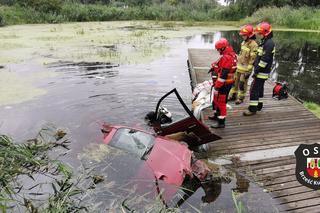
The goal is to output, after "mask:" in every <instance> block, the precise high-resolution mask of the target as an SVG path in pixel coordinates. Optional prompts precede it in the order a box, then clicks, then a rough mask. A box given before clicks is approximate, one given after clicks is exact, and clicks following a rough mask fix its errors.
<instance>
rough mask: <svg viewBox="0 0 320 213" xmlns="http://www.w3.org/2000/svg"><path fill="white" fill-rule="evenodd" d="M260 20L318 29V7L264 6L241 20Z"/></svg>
mask: <svg viewBox="0 0 320 213" xmlns="http://www.w3.org/2000/svg"><path fill="white" fill-rule="evenodd" d="M261 21H268V22H270V23H272V24H274V25H277V26H282V27H288V28H300V29H311V30H320V8H314V7H301V8H297V9H295V8H292V7H290V6H285V7H281V8H278V7H265V8H261V9H259V10H258V11H257V12H255V13H254V14H253V15H252V16H251V17H248V18H245V19H243V20H242V21H241V22H242V23H255V24H256V23H259V22H261Z"/></svg>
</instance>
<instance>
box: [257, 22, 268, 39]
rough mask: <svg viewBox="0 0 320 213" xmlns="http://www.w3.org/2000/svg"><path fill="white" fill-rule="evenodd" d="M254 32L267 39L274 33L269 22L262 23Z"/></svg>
mask: <svg viewBox="0 0 320 213" xmlns="http://www.w3.org/2000/svg"><path fill="white" fill-rule="evenodd" d="M254 31H255V32H256V33H260V34H261V35H263V36H264V37H266V36H267V35H269V34H270V33H271V32H272V27H271V25H270V24H269V23H268V22H261V23H260V24H258V25H257V27H256V29H255V30H254Z"/></svg>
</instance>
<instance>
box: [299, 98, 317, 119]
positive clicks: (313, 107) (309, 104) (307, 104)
mask: <svg viewBox="0 0 320 213" xmlns="http://www.w3.org/2000/svg"><path fill="white" fill-rule="evenodd" d="M303 105H304V106H305V107H306V108H307V109H308V110H310V111H311V112H312V113H313V114H315V115H316V116H317V117H318V118H320V105H319V104H316V103H312V102H304V104H303Z"/></svg>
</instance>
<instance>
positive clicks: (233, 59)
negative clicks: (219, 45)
mask: <svg viewBox="0 0 320 213" xmlns="http://www.w3.org/2000/svg"><path fill="white" fill-rule="evenodd" d="M211 66H212V68H213V69H214V72H215V73H216V74H217V77H218V78H217V81H216V84H218V87H221V86H222V84H225V85H230V84H233V83H234V73H235V71H236V69H237V55H236V54H235V52H234V51H233V49H232V47H231V46H228V47H227V48H226V49H225V50H224V51H223V52H222V56H221V57H220V58H219V59H218V60H217V61H216V62H214V63H212V64H211ZM225 70H228V74H227V76H226V77H225V76H223V75H222V74H223V71H225ZM219 84H220V85H221V86H220V85H219Z"/></svg>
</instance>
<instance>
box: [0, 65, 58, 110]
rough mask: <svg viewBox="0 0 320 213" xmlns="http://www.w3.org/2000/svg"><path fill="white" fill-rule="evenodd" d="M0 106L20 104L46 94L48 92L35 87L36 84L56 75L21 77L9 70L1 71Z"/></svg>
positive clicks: (42, 74) (34, 74) (40, 74)
mask: <svg viewBox="0 0 320 213" xmlns="http://www.w3.org/2000/svg"><path fill="white" fill-rule="evenodd" d="M0 76H1V78H0V106H4V105H10V104H18V103H22V102H25V101H28V100H31V99H34V98H36V97H38V96H41V95H44V94H46V90H44V89H41V88H37V87H35V86H34V82H36V81H38V80H41V79H44V78H47V77H52V76H54V74H51V73H47V72H42V73H30V74H29V75H25V76H23V77H22V76H21V75H19V74H18V73H15V72H10V71H7V70H1V71H0Z"/></svg>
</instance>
